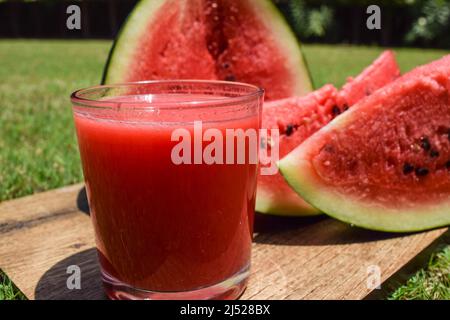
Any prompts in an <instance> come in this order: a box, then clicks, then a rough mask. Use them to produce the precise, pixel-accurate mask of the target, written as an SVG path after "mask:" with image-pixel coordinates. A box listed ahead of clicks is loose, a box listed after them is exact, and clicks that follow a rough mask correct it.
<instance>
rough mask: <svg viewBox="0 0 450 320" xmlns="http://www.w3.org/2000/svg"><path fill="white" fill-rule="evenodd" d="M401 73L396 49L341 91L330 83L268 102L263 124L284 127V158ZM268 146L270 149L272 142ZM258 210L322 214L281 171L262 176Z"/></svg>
mask: <svg viewBox="0 0 450 320" xmlns="http://www.w3.org/2000/svg"><path fill="white" fill-rule="evenodd" d="M399 74H400V70H399V68H398V66H397V63H396V61H395V56H394V54H393V52H392V51H385V52H383V53H382V54H381V55H380V56H379V57H378V58H377V59H376V60H375V61H374V62H373V63H372V64H371V65H370V66H369V67H367V68H366V69H364V70H363V71H362V73H361V74H360V75H359V76H357V77H356V78H354V79H352V78H350V79H349V80H348V82H347V83H346V84H345V85H344V86H343V88H342V90H340V91H339V92H338V91H337V90H336V89H335V88H334V87H333V86H332V85H326V86H324V87H323V88H321V89H319V90H317V91H314V92H313V93H310V94H308V95H307V96H305V97H293V98H287V99H282V100H277V101H272V102H269V103H266V104H265V105H264V109H263V123H262V126H263V128H270V129H272V128H278V129H279V130H280V139H279V158H280V159H282V158H283V157H284V156H285V155H287V154H288V153H289V152H290V151H292V150H293V149H294V148H295V147H297V146H298V145H299V144H301V143H302V142H303V141H304V140H305V139H306V138H308V137H309V136H310V135H312V134H313V133H315V132H316V131H318V130H319V129H320V128H322V127H323V126H325V125H326V124H328V123H329V122H330V121H331V120H333V119H334V118H335V117H336V116H338V115H339V114H341V113H342V112H344V111H345V110H347V109H348V108H349V107H351V106H352V105H353V104H354V103H355V102H357V101H358V100H360V99H362V98H365V97H366V96H368V95H370V94H371V93H372V92H374V91H375V90H376V89H378V88H381V87H383V86H384V85H386V84H387V83H390V82H391V81H393V80H394V79H396V78H397V77H398V76H399ZM267 148H268V149H270V145H267ZM269 153H270V151H269ZM256 210H257V211H258V212H261V213H267V214H277V215H302V216H305V215H315V214H319V213H320V212H319V211H318V210H317V209H316V208H313V207H312V206H310V205H309V204H308V203H306V202H305V201H304V200H303V199H302V198H301V197H300V196H299V195H298V194H296V193H295V192H294V191H293V190H292V188H291V187H290V186H289V185H288V184H287V183H286V181H285V179H284V178H283V177H282V176H281V174H280V173H278V174H276V175H260V176H259V177H258V188H257V194H256Z"/></svg>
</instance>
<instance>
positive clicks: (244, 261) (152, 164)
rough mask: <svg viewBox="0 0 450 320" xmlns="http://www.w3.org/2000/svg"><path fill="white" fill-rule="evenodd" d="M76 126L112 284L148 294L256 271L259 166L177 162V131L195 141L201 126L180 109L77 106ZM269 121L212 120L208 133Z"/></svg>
mask: <svg viewBox="0 0 450 320" xmlns="http://www.w3.org/2000/svg"><path fill="white" fill-rule="evenodd" d="M121 99H122V100H121ZM154 99H155V97H153V100H154ZM159 99H161V100H164V99H167V97H165V98H164V97H160V98H159ZM177 99H181V98H177ZM189 99H192V100H199V99H200V100H201V99H205V98H204V97H203V98H202V97H200V96H196V95H191V96H189ZM141 100H142V97H141V98H136V97H127V98H125V100H123V98H115V99H114V101H116V102H117V101H123V102H130V101H141ZM172 100H173V99H172ZM182 100H183V101H185V100H186V97H184V98H182ZM173 101H175V102H176V99H175V100H173ZM217 101H219V100H217ZM122 111H123V110H122ZM203 112H204V111H203V110H200V111H199V110H191V111H190V112H189V117H190V119H194V118H202V117H203V119H204V120H205V116H204V115H203ZM155 114H156V115H155ZM197 114H198V115H197ZM74 119H75V125H76V130H77V136H78V143H79V149H80V154H81V159H82V164H83V172H84V178H85V182H86V190H87V194H88V199H89V205H90V213H91V217H92V221H93V224H94V229H95V233H96V241H97V249H98V252H99V259H100V264H101V268H102V273H103V275H104V277H105V276H106V277H107V278H111V279H114V281H117V282H119V283H123V284H126V285H127V286H130V287H133V288H137V289H141V290H148V291H152V292H181V291H192V290H197V289H200V288H204V287H209V286H213V285H216V284H218V283H221V282H223V281H224V280H227V279H229V278H230V277H233V276H234V275H236V274H239V273H240V272H246V271H247V270H248V267H249V263H250V252H251V240H252V232H253V230H252V228H253V216H254V203H255V191H256V176H257V164H255V163H249V161H246V162H245V163H244V164H236V163H233V164H205V163H204V162H203V163H202V164H174V161H173V159H172V158H171V152H172V150H173V148H174V147H175V145H177V144H178V143H179V142H178V141H172V139H171V136H172V133H173V131H174V130H175V129H179V128H184V129H186V130H187V131H188V132H189V133H191V136H192V139H193V140H194V129H193V127H194V126H193V124H192V121H186V122H183V119H184V116H183V114H182V113H180V112H178V111H177V110H173V111H167V112H165V114H164V115H163V116H162V115H161V114H160V113H158V112H156V113H154V112H148V113H147V112H137V111H134V110H133V109H132V108H131V109H130V110H128V111H127V110H126V111H125V112H124V113H121V111H117V110H105V111H102V112H98V111H96V110H93V111H92V112H90V111H88V112H78V111H77V110H76V108H74ZM130 119H131V120H130ZM216 120H217V119H216ZM259 121H260V120H259V116H258V114H257V113H255V114H253V115H251V116H245V117H240V118H237V119H230V120H227V121H203V122H202V129H201V130H202V131H201V132H202V133H203V132H205V130H207V129H209V128H215V129H217V130H219V131H220V132H222V133H223V137H224V139H225V137H226V134H225V130H226V129H243V130H247V129H254V130H257V129H258V128H259ZM247 142H248V141H247ZM208 143H209V142H205V141H203V142H201V146H202V147H203V148H204V147H205V146H206V145H207V144H208ZM191 146H192V148H194V141H191ZM223 146H224V150H223V156H224V158H225V157H226V153H227V152H229V150H227V149H226V148H225V141H224V142H223ZM247 146H248V144H247ZM236 148H237V145H236V144H235V146H234V150H233V152H234V154H236V153H237V152H239V150H237V149H236ZM193 154H194V152H192V159H193V158H194V155H193ZM245 154H246V159H248V158H249V151H248V150H246V151H245Z"/></svg>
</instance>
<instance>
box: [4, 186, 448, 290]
mask: <svg viewBox="0 0 450 320" xmlns="http://www.w3.org/2000/svg"><path fill="white" fill-rule="evenodd" d="M255 231H256V234H255V239H254V246H253V257H252V274H251V278H250V282H249V285H248V288H247V290H246V291H245V293H244V294H243V296H242V297H241V298H242V299H363V298H365V297H366V296H367V295H368V294H370V293H371V291H372V290H370V289H368V288H367V278H368V273H367V272H368V267H370V266H378V267H379V270H380V271H381V278H382V281H385V280H386V279H389V278H391V277H392V276H393V275H394V274H395V273H396V272H397V271H398V270H400V269H401V268H403V267H404V266H405V265H406V264H408V263H410V262H411V261H412V260H413V259H414V258H415V257H416V256H417V255H418V254H419V253H421V252H423V251H424V250H425V249H426V248H427V247H429V246H431V245H433V244H435V243H436V242H437V241H439V239H440V238H441V236H442V235H444V234H447V235H448V229H447V228H441V229H437V230H432V231H428V232H421V233H415V234H407V235H404V234H403V235H398V234H387V233H380V232H371V231H366V230H362V229H359V228H352V227H350V226H348V225H346V224H343V223H340V222H338V221H335V220H331V219H328V218H324V217H318V218H307V219H305V218H281V217H268V216H260V215H258V216H257V218H256V222H255ZM70 265H78V266H79V267H80V268H81V275H82V277H81V279H82V282H81V286H82V289H81V290H69V289H67V286H66V280H67V277H68V276H69V275H68V274H67V273H66V270H67V267H68V266H70ZM0 268H1V269H2V270H3V271H4V272H5V273H6V274H7V275H8V276H9V277H10V278H11V279H12V281H13V282H14V283H15V284H16V285H17V286H18V288H19V289H20V290H21V291H22V292H23V293H24V294H25V295H26V296H27V297H28V298H29V299H104V298H105V296H104V294H103V291H102V287H101V282H100V275H99V269H98V264H97V256H96V252H95V248H94V234H93V231H92V226H91V222H90V218H89V216H88V207H87V203H86V198H85V194H84V189H83V186H82V185H81V184H78V185H74V186H69V187H65V188H61V189H58V190H52V191H48V192H44V193H40V194H36V195H33V196H28V197H24V198H21V199H17V200H12V201H7V202H3V203H0Z"/></svg>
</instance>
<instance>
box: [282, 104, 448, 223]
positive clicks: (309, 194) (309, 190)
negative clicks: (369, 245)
mask: <svg viewBox="0 0 450 320" xmlns="http://www.w3.org/2000/svg"><path fill="white" fill-rule="evenodd" d="M350 120H351V113H350V112H349V113H347V114H344V115H342V116H341V117H338V118H336V119H335V120H333V121H332V122H330V124H328V125H327V126H326V127H324V128H322V129H321V130H320V131H319V132H317V133H316V134H314V135H313V136H312V137H311V138H309V139H308V142H307V143H306V144H303V145H301V146H300V147H297V148H296V149H294V150H293V151H292V152H291V153H289V154H288V155H287V156H286V157H284V158H283V159H281V160H280V161H278V163H277V164H278V167H279V169H280V171H281V174H282V175H283V176H284V177H285V179H286V181H287V182H288V184H289V185H290V186H291V187H292V188H293V189H294V190H295V191H296V192H297V193H298V194H299V195H300V196H301V197H302V198H303V199H305V200H306V201H307V202H308V203H310V204H311V205H312V206H314V207H316V208H318V209H319V210H321V211H322V212H324V213H325V214H327V215H329V216H330V217H333V218H335V219H337V220H340V221H342V222H346V223H349V224H351V225H355V226H358V227H361V228H365V229H370V230H376V231H385V232H416V231H423V230H429V229H434V228H439V227H443V226H446V225H449V224H450V214H449V212H450V201H449V202H448V203H439V204H435V205H429V204H427V205H423V206H418V205H417V206H416V207H415V208H411V209H402V210H398V209H395V208H388V207H386V206H383V207H381V206H375V205H373V204H372V205H370V204H368V203H367V202H362V201H358V200H356V199H353V200H349V199H348V198H345V197H346V196H345V195H343V194H339V193H337V192H336V191H334V190H331V189H330V188H327V186H326V185H325V184H324V183H323V182H322V181H321V179H320V178H319V177H318V176H317V175H316V174H315V170H314V168H313V167H312V165H311V163H310V162H309V160H308V158H307V157H305V155H306V154H305V153H307V152H308V144H310V145H312V144H314V143H315V140H316V139H318V138H319V137H320V133H321V132H324V131H326V130H334V129H338V128H340V127H342V126H344V125H345V124H346V123H347V121H350ZM352 213H356V214H352Z"/></svg>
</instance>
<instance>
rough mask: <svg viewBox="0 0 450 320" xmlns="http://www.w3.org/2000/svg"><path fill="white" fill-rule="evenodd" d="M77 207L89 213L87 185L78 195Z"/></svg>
mask: <svg viewBox="0 0 450 320" xmlns="http://www.w3.org/2000/svg"><path fill="white" fill-rule="evenodd" d="M77 207H78V210H80V211H81V212H83V213H86V214H89V212H90V211H89V203H88V199H87V194H86V187H83V188H81V190H80V192H78V195H77Z"/></svg>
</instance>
